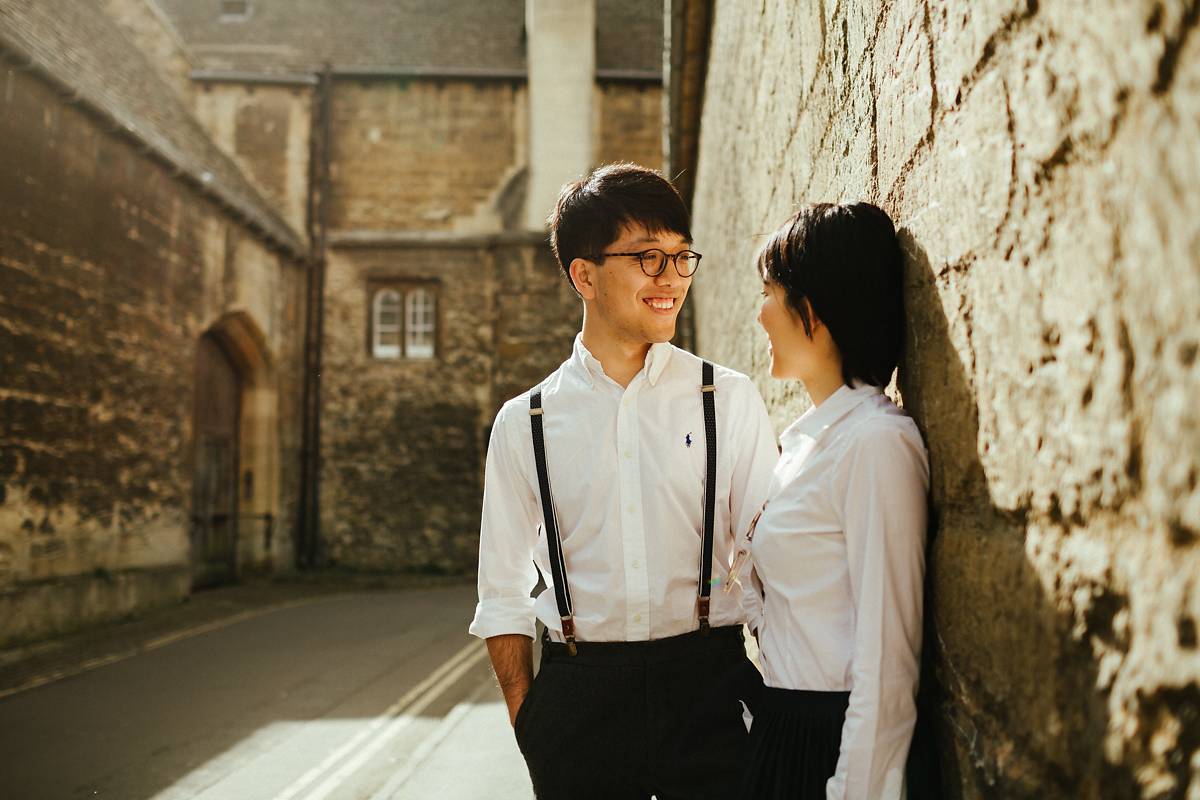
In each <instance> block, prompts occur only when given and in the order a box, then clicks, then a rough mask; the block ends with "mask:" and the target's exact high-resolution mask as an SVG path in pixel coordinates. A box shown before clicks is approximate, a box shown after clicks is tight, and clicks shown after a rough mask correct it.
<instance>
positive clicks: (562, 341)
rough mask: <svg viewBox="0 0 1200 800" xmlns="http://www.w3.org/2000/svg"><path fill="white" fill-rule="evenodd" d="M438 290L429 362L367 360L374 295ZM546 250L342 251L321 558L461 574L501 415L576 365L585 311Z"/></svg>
mask: <svg viewBox="0 0 1200 800" xmlns="http://www.w3.org/2000/svg"><path fill="white" fill-rule="evenodd" d="M414 284H420V285H422V286H430V287H432V288H433V291H434V292H435V293H436V296H437V309H438V317H439V318H438V336H437V346H436V356H435V357H434V358H432V359H407V358H399V359H380V358H375V357H373V356H372V354H371V350H370V342H369V314H370V302H371V292H372V290H373V289H374V288H375V287H378V286H390V287H397V288H403V287H404V286H406V285H414ZM570 291H571V290H570V289H569V287H566V284H565V281H563V280H561V279H560V278H559V276H558V274H557V266H556V265H555V263H554V261H553V259H552V257H551V256H550V255H549V252H548V250H547V248H544V247H538V246H536V245H533V244H529V245H496V246H475V247H472V246H465V247H460V246H454V247H450V246H443V247H435V246H411V247H367V248H352V249H349V248H339V249H336V250H335V251H334V252H333V255H332V258H331V259H330V265H329V282H328V284H327V291H326V301H325V303H326V305H325V309H326V315H327V321H326V328H325V330H326V335H325V351H324V363H323V375H324V382H323V387H322V401H323V402H322V415H323V418H322V438H321V448H322V464H323V468H322V473H321V508H322V520H321V529H322V539H323V546H324V548H325V552H324V555H325V557H326V558H327V559H328V560H329V561H331V562H332V563H335V564H338V565H342V566H347V567H351V568H355V569H363V570H378V571H394V570H401V571H414V570H415V571H431V572H463V571H469V570H471V569H473V568H474V566H475V563H476V559H477V556H478V546H479V533H478V532H479V509H480V498H481V497H482V494H483V454H484V449H485V447H486V445H487V436H488V431H489V430H490V426H491V421H492V418H493V417H494V416H495V413H496V411H497V410H498V409H499V406H500V405H501V404H502V403H503V402H504V400H506V399H508V398H509V397H511V396H514V395H516V394H518V393H520V392H521V391H524V390H525V389H526V388H528V387H529V386H530V385H532V384H533V383H535V382H536V381H538V380H540V379H541V378H542V377H544V376H545V375H546V374H548V373H549V372H551V371H552V370H553V369H555V368H556V367H557V366H558V364H559V363H561V361H562V360H563V359H565V358H566V357H567V356H568V355H569V354H570V348H571V341H572V338H573V335H574V332H575V331H576V330H578V326H579V318H578V314H579V305H578V301H575V300H573V295H572V296H567V293H569V292H570Z"/></svg>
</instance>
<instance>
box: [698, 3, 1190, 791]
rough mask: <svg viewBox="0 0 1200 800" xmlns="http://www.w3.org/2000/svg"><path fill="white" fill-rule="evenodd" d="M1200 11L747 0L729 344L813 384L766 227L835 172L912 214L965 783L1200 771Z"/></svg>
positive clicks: (723, 160) (739, 47)
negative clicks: (777, 331) (777, 362)
mask: <svg viewBox="0 0 1200 800" xmlns="http://www.w3.org/2000/svg"><path fill="white" fill-rule="evenodd" d="M1198 16H1200V15H1198V12H1197V5H1196V3H1194V2H1191V3H1186V2H1150V1H1149V0H1140V1H1139V2H1130V3H1123V4H1103V6H1102V7H1092V6H1087V5H1084V4H1080V3H1067V2H1041V3H1038V2H1033V0H1019V1H1018V0H997V1H995V2H986V3H971V4H970V8H969V9H968V8H967V5H966V4H962V3H950V2H947V0H928V2H916V0H896V2H891V3H882V2H878V1H877V0H876V1H874V2H871V1H868V0H855V1H854V2H841V3H816V2H804V3H799V4H795V3H785V2H781V1H780V0H768V1H767V2H765V3H763V4H761V6H759V5H757V4H756V5H755V8H754V9H747V8H746V7H745V6H744V4H742V3H735V2H732V0H723V2H719V3H717V5H716V12H715V22H714V29H713V30H714V32H713V41H712V51H711V62H710V69H709V74H708V82H707V89H706V95H707V96H706V100H705V111H704V116H703V121H702V125H701V130H702V138H701V142H702V143H701V154H700V163H699V168H698V181H699V182H698V186H697V193H696V201H695V209H696V214H695V216H696V223H695V229H696V235H697V237H698V242H699V243H700V244H701V249H703V250H704V252H705V254H706V260H705V264H706V269H705V270H704V271H702V273H701V275H700V277H699V279H698V281H697V283H696V285H695V287H694V289H693V294H694V296H695V297H694V301H695V302H696V304H697V313H698V319H699V324H698V338H699V345H700V350H701V352H702V353H703V354H704V355H706V356H709V357H712V358H715V359H717V360H719V361H723V362H726V363H729V364H730V365H732V366H734V367H736V368H738V369H743V370H747V371H750V372H751V373H752V374H754V375H755V376H756V378H757V380H758V382H759V385H760V387H761V388H762V389H763V391H764V394H765V395H766V397H767V398H768V400H769V402H770V405H771V407H772V411H773V417H774V419H775V422H776V424H777V425H779V426H782V425H784V424H785V423H786V422H787V421H789V420H790V419H792V418H793V417H794V416H795V415H796V414H797V413H798V412H799V411H801V410H802V408H803V407H804V404H805V402H806V401H805V399H804V397H803V395H802V393H801V392H800V391H799V389H798V388H797V387H796V386H795V385H782V384H780V383H778V382H774V381H772V380H771V379H770V378H769V377H768V376H767V374H766V352H765V337H764V335H763V334H762V332H761V331H760V330H758V329H757V327H756V325H755V322H754V315H755V313H756V307H757V303H758V298H757V291H758V288H759V286H758V282H757V279H756V276H755V274H754V271H753V268H752V259H753V255H754V252H755V249H756V247H757V245H758V244H759V243H760V242H761V241H762V234H765V233H768V232H769V231H771V230H773V229H774V228H775V227H776V226H777V225H778V224H779V223H780V222H782V221H783V220H784V219H785V218H786V217H787V216H788V214H789V213H790V212H791V211H792V210H793V209H794V208H795V207H796V206H797V205H798V204H802V203H807V202H812V201H820V200H833V201H838V200H852V199H859V198H864V199H868V200H871V201H874V202H876V203H879V204H881V205H882V206H884V207H885V208H886V209H887V210H888V211H889V213H891V215H892V216H893V218H894V219H895V220H897V222H898V225H899V228H900V230H901V234H902V238H903V242H904V246H905V249H906V253H907V270H908V274H907V282H906V287H907V288H906V298H907V304H908V309H909V319H910V324H909V337H908V342H907V353H906V356H905V359H904V362H903V365H902V368H901V371H900V380H899V392H900V394H902V396H903V401H904V403H905V405H906V406H907V407H908V408H909V410H910V411H911V412H912V413H913V415H914V416H915V417H916V419H917V421H918V422H919V424H920V426H921V429H922V431H923V432H924V434H925V437H926V442H927V444H928V447H929V451H930V458H931V466H932V472H933V502H934V505H935V512H936V513H935V519H936V540H935V544H934V547H933V556H932V561H931V565H930V568H931V583H932V587H933V591H934V615H935V620H936V626H935V627H934V628H933V629H931V630H929V631H928V643H929V646H931V647H934V648H935V649H936V653H937V672H938V676H939V678H940V681H941V684H942V690H943V692H944V704H943V706H942V707H941V709H940V719H941V722H942V724H941V726H940V727H941V733H942V737H943V738H942V748H943V752H942V756H943V768H944V771H945V776H946V781H947V785H948V787H949V788H950V790H951V795H952V796H962V797H989V798H1005V799H1006V800H1007V799H1009V798H1025V797H1028V798H1035V797H1036V798H1094V797H1122V798H1124V797H1155V798H1159V797H1183V796H1185V794H1186V796H1188V797H1194V796H1196V793H1197V792H1198V791H1200V774H1198V772H1200V688H1198V684H1197V679H1198V678H1200V651H1198V649H1197V635H1196V618H1197V615H1198V614H1200V586H1198V585H1197V583H1198V581H1200V542H1198V541H1197V535H1198V532H1200V491H1198V490H1197V479H1196V476H1197V470H1198V468H1200V465H1198V463H1197V462H1198V453H1200V411H1198V409H1200V404H1197V402H1196V400H1195V398H1196V397H1197V396H1198V391H1200V364H1197V358H1196V355H1197V346H1198V344H1200V341H1198V340H1200V324H1198V320H1197V315H1196V303H1197V298H1198V297H1200V265H1198V261H1197V255H1196V254H1197V253H1198V252H1200V192H1198V191H1197V189H1196V187H1197V185H1200V159H1198V158H1197V153H1200V36H1198V35H1196V33H1195V27H1196V25H1197V21H1198ZM1186 787H1190V788H1186Z"/></svg>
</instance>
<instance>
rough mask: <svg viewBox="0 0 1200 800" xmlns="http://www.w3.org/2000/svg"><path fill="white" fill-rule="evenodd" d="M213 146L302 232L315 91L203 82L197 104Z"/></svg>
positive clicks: (304, 220) (196, 100)
mask: <svg viewBox="0 0 1200 800" xmlns="http://www.w3.org/2000/svg"><path fill="white" fill-rule="evenodd" d="M192 105H193V107H194V109H195V114H196V118H197V119H199V120H200V123H201V124H202V125H204V127H205V129H206V130H207V131H208V134H209V135H210V136H211V137H212V140H213V142H215V143H216V145H217V146H218V147H220V148H221V150H223V151H224V152H225V153H226V154H227V155H229V156H230V157H231V158H233V160H234V161H235V162H237V165H238V166H239V167H241V168H242V171H243V172H244V173H245V174H246V176H247V177H248V178H250V180H251V181H253V182H254V184H255V186H256V187H257V188H258V189H259V191H261V192H262V194H263V196H264V197H266V198H267V199H268V200H270V201H271V205H272V207H273V208H275V209H276V210H277V211H278V212H279V214H280V216H282V217H283V218H284V219H286V220H287V221H288V222H289V223H291V225H292V227H293V228H295V229H296V230H298V231H303V230H305V226H306V225H307V214H308V180H309V140H310V138H311V133H312V131H311V129H312V89H311V88H310V87H308V86H271V85H256V84H238V83H229V82H223V83H215V82H208V83H202V84H200V86H199V87H198V88H197V89H196V91H195V100H194V102H193V104H192Z"/></svg>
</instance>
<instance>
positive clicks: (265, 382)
mask: <svg viewBox="0 0 1200 800" xmlns="http://www.w3.org/2000/svg"><path fill="white" fill-rule="evenodd" d="M273 364H274V361H273V359H272V357H271V352H270V349H269V348H268V346H267V342H266V338H265V337H264V336H263V334H262V329H261V328H260V327H259V326H258V325H257V324H256V323H255V321H254V319H253V318H252V317H251V316H250V315H249V314H248V313H246V312H244V311H237V312H232V313H229V314H226V315H225V316H223V317H221V318H220V319H219V320H217V321H216V322H215V323H214V324H213V325H212V327H210V328H209V329H208V331H207V332H206V333H205V334H204V335H203V336H201V337H200V339H199V341H198V343H197V351H196V399H195V420H194V427H193V431H194V437H193V442H194V445H195V448H194V453H195V456H194V458H195V461H194V465H193V468H194V470H195V471H194V473H193V482H192V486H193V492H192V541H191V545H192V552H191V563H192V577H193V580H192V583H193V586H195V587H201V586H209V585H213V584H216V583H225V582H228V581H231V580H234V579H236V578H237V577H239V576H240V575H242V574H245V573H250V572H255V573H263V572H271V571H273V570H274V568H275V565H276V564H290V563H291V560H292V555H293V554H292V549H293V548H292V543H291V542H290V540H287V538H286V537H280V536H276V535H275V532H276V530H277V528H278V527H279V506H280V496H279V486H280V476H279V463H280V457H279V395H278V388H277V386H276V378H275V369H274V365H273Z"/></svg>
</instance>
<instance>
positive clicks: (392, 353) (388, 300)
mask: <svg viewBox="0 0 1200 800" xmlns="http://www.w3.org/2000/svg"><path fill="white" fill-rule="evenodd" d="M372 306H373V308H372V319H371V330H372V334H373V336H372V342H371V354H372V355H373V356H375V357H376V358H399V357H400V322H401V320H400V293H399V292H397V291H396V290H394V289H381V290H379V291H377V292H376V293H375V300H374V302H373V303H372Z"/></svg>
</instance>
